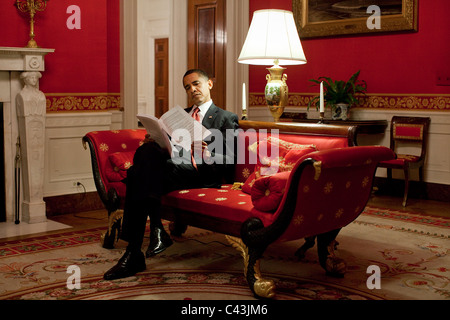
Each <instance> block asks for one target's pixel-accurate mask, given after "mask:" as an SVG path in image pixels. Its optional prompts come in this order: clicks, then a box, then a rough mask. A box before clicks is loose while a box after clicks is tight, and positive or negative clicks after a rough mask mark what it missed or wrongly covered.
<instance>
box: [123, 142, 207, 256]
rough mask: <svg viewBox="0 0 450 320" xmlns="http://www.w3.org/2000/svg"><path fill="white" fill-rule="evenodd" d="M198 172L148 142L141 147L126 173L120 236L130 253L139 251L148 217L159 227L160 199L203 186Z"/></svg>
mask: <svg viewBox="0 0 450 320" xmlns="http://www.w3.org/2000/svg"><path fill="white" fill-rule="evenodd" d="M199 175H200V173H199V172H198V171H197V170H196V169H195V168H194V166H193V165H192V164H191V163H181V164H175V163H174V162H173V161H172V159H171V158H170V155H169V154H168V152H167V151H166V150H163V149H162V148H161V147H160V146H159V145H158V144H157V143H155V142H153V141H151V142H148V143H144V144H143V145H142V146H140V147H139V148H138V149H137V150H136V153H135V155H134V158H133V166H131V167H130V168H129V169H128V171H127V178H126V179H125V181H124V182H125V183H126V196H125V204H124V216H123V223H122V233H121V235H120V238H121V239H122V240H125V241H127V242H128V248H129V249H130V250H141V247H142V243H143V239H144V235H145V228H146V224H147V218H148V217H150V224H151V227H152V228H155V227H162V224H161V214H160V207H161V196H162V195H164V194H166V193H168V192H170V191H173V190H179V189H189V188H198V187H202V186H203V183H202V182H201V181H202V179H200V177H199Z"/></svg>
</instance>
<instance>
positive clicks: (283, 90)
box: [264, 66, 288, 122]
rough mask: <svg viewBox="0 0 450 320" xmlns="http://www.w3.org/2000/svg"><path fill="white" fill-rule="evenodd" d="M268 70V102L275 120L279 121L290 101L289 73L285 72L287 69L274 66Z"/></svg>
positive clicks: (266, 96)
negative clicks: (287, 81)
mask: <svg viewBox="0 0 450 320" xmlns="http://www.w3.org/2000/svg"><path fill="white" fill-rule="evenodd" d="M267 70H269V72H270V74H268V75H267V76H266V79H267V85H266V89H265V91H264V93H265V98H266V103H267V106H268V107H269V111H270V113H271V114H272V117H273V120H274V121H275V122H278V121H279V120H280V117H281V115H282V114H283V112H284V108H285V107H286V104H287V101H288V86H287V84H286V80H287V75H286V74H283V72H284V70H286V69H285V68H282V67H279V66H276V67H275V66H274V67H272V68H268V69H267Z"/></svg>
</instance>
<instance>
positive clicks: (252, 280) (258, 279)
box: [225, 236, 275, 299]
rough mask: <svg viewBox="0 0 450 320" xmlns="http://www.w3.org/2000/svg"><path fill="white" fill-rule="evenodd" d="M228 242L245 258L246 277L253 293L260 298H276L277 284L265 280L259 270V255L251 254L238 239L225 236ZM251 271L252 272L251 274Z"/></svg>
mask: <svg viewBox="0 0 450 320" xmlns="http://www.w3.org/2000/svg"><path fill="white" fill-rule="evenodd" d="M225 237H226V239H227V240H228V242H229V243H230V244H231V245H232V246H233V247H234V248H235V249H237V250H238V251H239V252H240V253H241V255H242V257H243V258H244V276H245V277H246V279H247V282H248V285H249V287H250V290H252V292H253V293H254V294H255V295H256V296H258V297H260V298H266V299H271V298H273V297H274V296H275V283H274V282H273V280H267V279H264V278H263V277H262V275H261V270H260V269H259V264H260V260H259V257H258V255H257V254H255V253H254V254H249V249H248V247H247V246H246V245H245V244H244V242H243V241H242V240H241V239H239V238H236V237H232V236H225ZM249 271H250V272H249Z"/></svg>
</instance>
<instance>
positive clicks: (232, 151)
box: [185, 103, 239, 186]
mask: <svg viewBox="0 0 450 320" xmlns="http://www.w3.org/2000/svg"><path fill="white" fill-rule="evenodd" d="M191 110H192V107H190V108H186V109H185V111H186V112H188V113H189V112H190V111H191ZM202 124H203V126H204V127H205V128H206V129H209V130H212V131H213V135H212V136H210V137H208V138H207V139H205V142H206V143H207V144H208V146H210V148H209V149H210V151H211V159H212V163H208V162H205V161H202V159H201V158H199V157H197V156H196V157H195V160H196V162H197V167H198V172H199V173H200V176H201V177H202V179H203V180H204V185H205V186H212V185H214V186H217V185H220V184H221V183H224V182H225V183H232V182H233V181H232V180H233V175H234V165H235V163H236V150H237V135H238V129H239V118H238V116H237V115H236V114H235V113H232V112H230V111H227V110H224V109H221V108H219V107H217V106H216V105H215V104H214V103H213V104H212V105H211V106H210V107H209V109H208V112H207V113H206V114H205V116H204V118H203V120H202ZM219 131H220V133H221V136H222V146H221V147H220V146H219V143H218V142H215V141H216V140H215V139H216V138H215V135H214V133H215V134H216V135H217V134H218V133H219Z"/></svg>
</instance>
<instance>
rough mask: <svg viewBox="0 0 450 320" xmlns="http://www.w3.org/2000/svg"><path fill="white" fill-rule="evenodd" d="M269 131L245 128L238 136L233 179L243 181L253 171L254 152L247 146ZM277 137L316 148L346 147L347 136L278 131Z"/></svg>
mask: <svg viewBox="0 0 450 320" xmlns="http://www.w3.org/2000/svg"><path fill="white" fill-rule="evenodd" d="M269 135H271V132H270V131H269V132H266V133H264V132H262V131H260V132H257V131H256V130H251V129H250V130H246V131H245V132H241V133H240V134H239V136H238V159H237V164H236V166H235V175H234V177H235V178H234V179H235V180H234V181H236V182H242V183H244V182H245V181H246V180H247V179H248V178H249V177H250V175H251V174H252V173H253V172H254V171H255V165H256V161H257V159H256V154H254V153H252V152H251V151H249V150H248V147H249V146H251V145H252V144H254V143H255V142H258V141H262V140H264V139H266V138H267V137H268V136H269ZM276 136H278V138H280V139H282V140H284V141H286V142H292V143H296V144H303V145H310V144H312V145H315V146H316V147H317V149H318V150H327V149H333V148H345V147H348V140H347V138H343V137H323V136H315V135H301V134H288V133H280V134H279V135H276Z"/></svg>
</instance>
